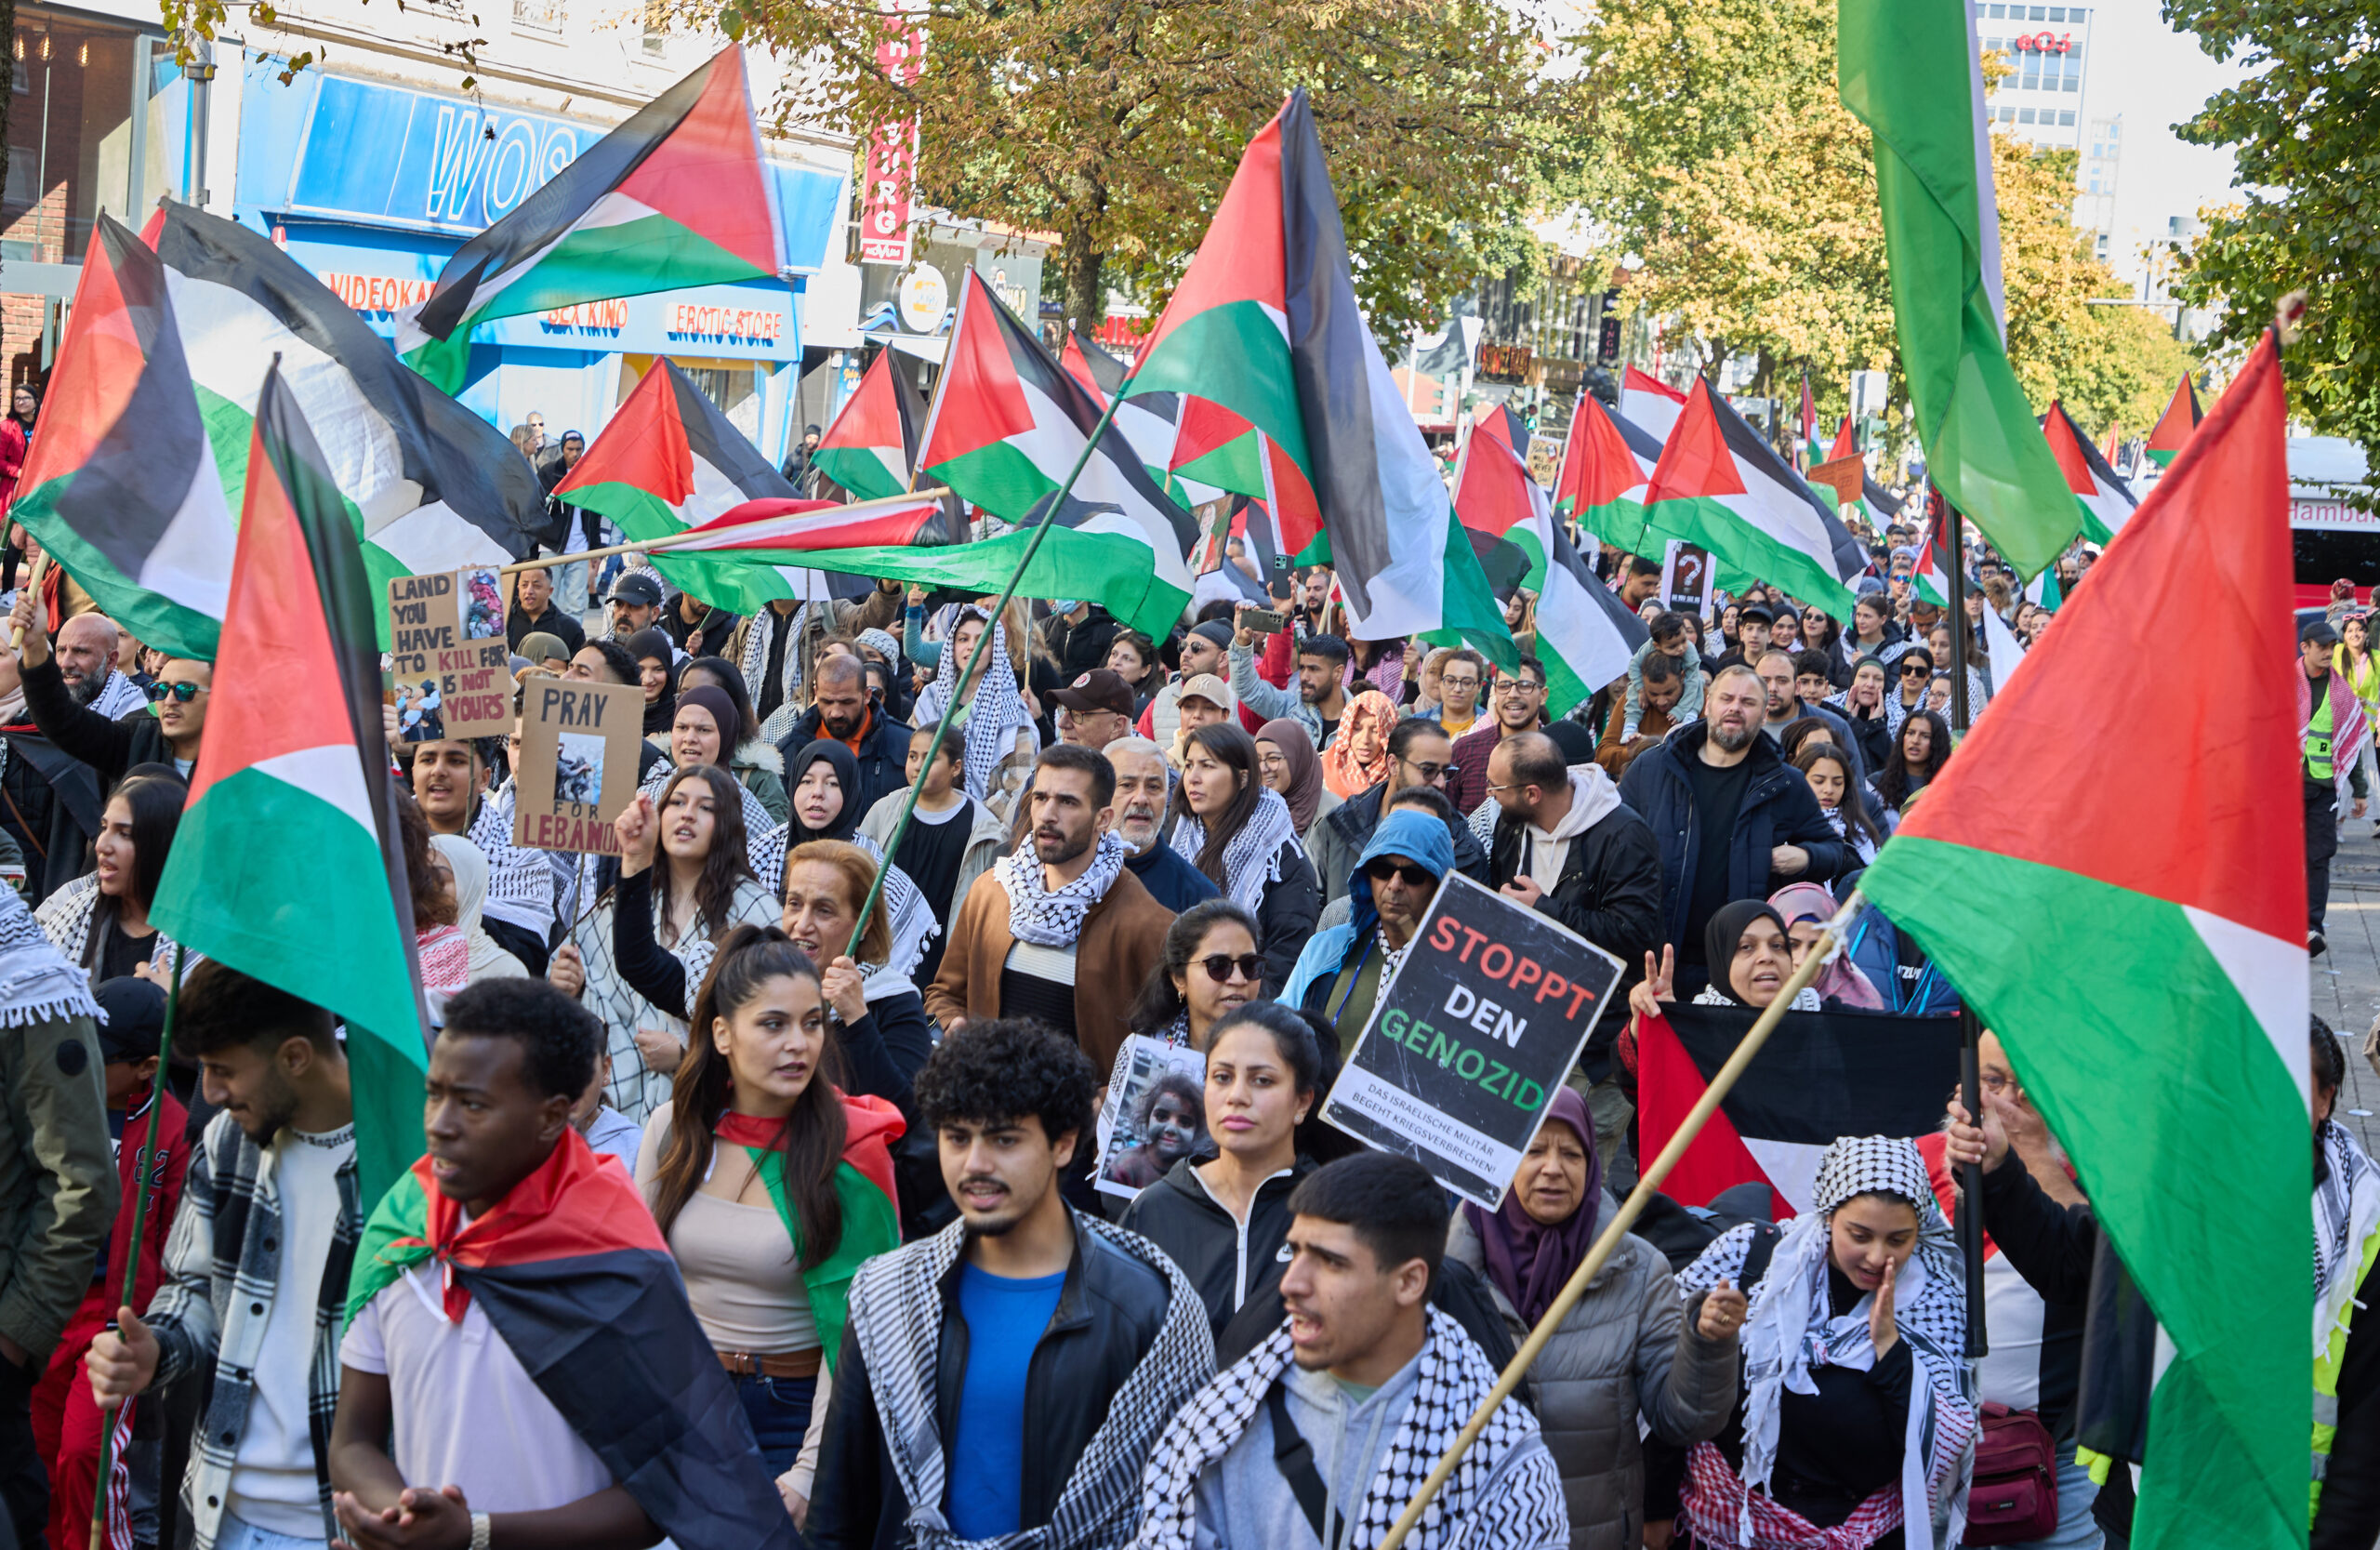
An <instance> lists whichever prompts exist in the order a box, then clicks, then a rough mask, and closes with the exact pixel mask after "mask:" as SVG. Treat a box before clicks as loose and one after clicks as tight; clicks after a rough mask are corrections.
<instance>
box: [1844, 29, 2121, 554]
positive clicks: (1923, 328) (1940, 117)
mask: <svg viewBox="0 0 2380 1550" xmlns="http://www.w3.org/2000/svg"><path fill="white" fill-rule="evenodd" d="M1838 13H1839V14H1838V17H1837V23H1836V35H1837V48H1836V78H1837V84H1838V87H1839V90H1840V92H1841V95H1842V98H1843V105H1844V106H1845V108H1847V109H1849V110H1850V112H1851V114H1852V116H1853V117H1855V118H1857V119H1858V120H1859V121H1860V122H1861V123H1862V124H1865V125H1866V126H1868V127H1869V128H1870V129H1871V131H1873V132H1874V135H1875V163H1876V194H1877V200H1878V203H1879V205H1880V206H1881V208H1882V213H1883V219H1884V258H1885V262H1886V266H1887V267H1888V268H1889V269H1890V271H1891V272H1892V290H1893V316H1894V320H1895V322H1896V323H1897V325H1898V328H1899V334H1900V358H1901V364H1902V366H1903V368H1904V369H1905V371H1906V373H1907V376H1908V378H1909V396H1910V402H1911V405H1912V406H1913V408H1914V411H1915V415H1916V421H1917V433H1918V439H1919V440H1920V441H1922V442H1923V443H1924V446H1925V457H1926V465H1927V471H1928V472H1929V473H1930V474H1931V475H1932V477H1933V480H1934V483H1935V484H1936V485H1937V486H1938V487H1939V488H1940V490H1941V491H1942V493H1943V495H1945V496H1947V497H1949V498H1950V503H1951V504H1952V505H1954V506H1956V507H1957V508H1958V509H1959V510H1962V511H1964V512H1965V513H1966V514H1967V515H1968V516H1969V517H1971V518H1973V519H1974V521H1975V524H1976V526H1977V528H1978V529H1980V530H1981V531H1982V533H1983V535H1984V536H1985V537H1988V538H1990V540H1991V545H1992V547H1993V548H1994V549H1996V550H1999V551H2000V552H2001V553H2002V554H2003V555H2004V556H2005V557H2006V558H2007V561H2008V563H2010V564H2012V565H2014V566H2016V569H2017V570H2018V571H2019V572H2021V573H2022V574H2024V575H2025V576H2032V575H2034V574H2035V573H2036V572H2038V571H2039V570H2040V569H2041V568H2042V567H2043V565H2046V564H2048V563H2050V562H2051V561H2053V560H2055V559H2056V558H2057V554H2058V551H2059V550H2062V549H2064V548H2065V547H2066V542H2067V540H2068V539H2069V538H2071V537H2073V536H2074V525H2075V523H2074V503H2073V501H2072V499H2071V498H2070V497H2069V496H2068V494H2067V490H2066V481H2065V480H2064V479H2063V478H2062V477H2060V476H2059V474H2058V470H2057V463H2056V459H2055V458H2053V457H2051V456H2050V452H2049V445H2048V444H2047V443H2045V442H2043V440H2042V434H2041V431H2040V428H2039V427H2038V426H2036V425H2035V424H2034V422H2033V409H2032V405H2031V404H2029V403H2028V402H2026V399H2025V391H2024V389H2023V388H2021V387H2019V386H2018V385H2017V382H2016V370H2015V368H2014V367H2012V366H2010V365H2009V364H2008V354H2007V351H2006V348H2005V346H2004V344H2003V338H2002V324H2001V311H2002V305H2001V290H2000V214H1999V204H1998V196H1997V195H1996V194H1995V193H1994V192H1993V189H1992V181H1991V132H1990V115H1989V113H1987V111H1986V109H1985V106H1984V100H1983V96H1984V87H1983V72H1982V66H1981V65H1980V63H1979V62H1978V61H1979V60H1980V59H1981V57H1982V56H1981V50H1980V47H1979V46H1978V45H1977V39H1976V32H1975V21H1974V16H1973V14H1971V8H1970V7H1968V6H1967V5H1966V4H1965V0H1839V5H1838Z"/></svg>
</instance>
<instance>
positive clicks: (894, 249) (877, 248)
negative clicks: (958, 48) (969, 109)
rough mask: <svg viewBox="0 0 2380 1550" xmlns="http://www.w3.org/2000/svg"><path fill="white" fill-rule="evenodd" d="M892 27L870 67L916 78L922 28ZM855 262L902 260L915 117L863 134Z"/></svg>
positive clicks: (913, 176) (914, 159)
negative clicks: (857, 243)
mask: <svg viewBox="0 0 2380 1550" xmlns="http://www.w3.org/2000/svg"><path fill="white" fill-rule="evenodd" d="M893 27H894V29H895V30H894V31H893V32H891V33H888V34H887V35H886V36H885V38H884V39H883V41H882V42H880V43H879V44H878V45H877V46H876V68H877V69H878V70H879V71H882V72H883V73H884V78H885V79H886V80H888V81H892V82H893V83H894V84H895V85H899V86H906V85H908V84H909V83H910V82H912V81H915V80H916V79H917V78H918V72H919V67H920V66H921V65H922V64H923V62H924V60H925V53H926V31H925V29H924V28H923V27H912V26H908V25H906V24H905V23H904V21H903V20H901V19H899V18H895V19H893ZM860 179H861V183H860V203H859V261H860V262H861V263H864V264H894V265H906V264H907V263H908V261H909V204H910V201H911V199H912V197H913V196H914V195H915V193H916V191H917V179H918V121H917V120H916V119H914V118H908V119H900V120H896V121H894V122H893V123H890V124H879V125H878V126H876V127H875V128H874V129H873V130H871V131H870V132H869V133H868V137H867V152H866V157H865V160H864V164H863V166H862V167H861V170H860Z"/></svg>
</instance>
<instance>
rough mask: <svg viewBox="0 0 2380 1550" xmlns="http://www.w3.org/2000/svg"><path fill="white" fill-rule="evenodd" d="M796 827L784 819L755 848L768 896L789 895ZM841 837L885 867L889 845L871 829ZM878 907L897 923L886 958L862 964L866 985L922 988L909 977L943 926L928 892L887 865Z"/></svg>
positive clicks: (881, 989)
mask: <svg viewBox="0 0 2380 1550" xmlns="http://www.w3.org/2000/svg"><path fill="white" fill-rule="evenodd" d="M792 832H793V826H792V824H791V823H790V822H787V823H782V824H779V825H777V827H776V828H773V829H771V830H769V832H768V833H767V834H765V835H763V836H761V839H760V843H759V844H758V845H756V846H754V847H753V852H752V870H753V871H754V872H755V873H757V874H759V876H760V881H761V882H762V883H763V884H764V885H766V887H767V888H768V890H769V896H770V897H771V898H773V899H775V900H777V901H778V902H780V903H782V902H783V901H784V899H785V857H786V849H787V840H788V838H789V837H790V836H791V834H792ZM842 843H844V844H847V845H857V846H858V847H859V848H860V849H861V850H864V851H866V853H867V854H869V855H870V856H871V857H873V858H874V860H875V862H876V865H877V866H878V867H879V868H884V847H883V846H882V845H879V844H878V843H877V842H876V841H873V840H871V839H869V838H868V837H867V836H866V835H865V834H854V835H853V836H852V837H851V838H850V839H848V840H845V841H842ZM878 907H879V908H881V909H882V910H883V911H884V919H885V923H886V924H887V925H889V926H890V927H891V928H892V931H893V948H892V951H891V952H890V953H888V954H887V955H886V957H885V960H884V961H883V962H881V963H863V964H861V965H860V969H861V971H862V974H863V975H864V979H863V983H862V985H861V990H862V992H863V993H864V994H865V995H866V997H867V999H868V1000H871V1001H880V1000H883V999H884V998H885V997H887V996H897V995H899V994H900V993H901V992H903V991H905V990H915V989H916V988H917V986H916V984H915V983H914V982H913V981H911V979H910V978H909V974H910V971H911V970H913V969H915V968H916V967H917V966H918V960H919V959H922V958H923V957H925V955H926V944H928V943H930V942H932V940H933V939H934V937H935V935H936V934H939V933H940V932H941V930H942V922H941V921H937V920H935V919H934V918H933V911H932V909H931V908H930V907H927V904H926V900H925V895H924V894H920V893H919V892H918V885H917V884H916V883H914V882H912V881H909V874H908V873H906V872H905V871H903V870H902V869H901V868H898V867H893V868H885V871H884V894H883V896H882V897H881V898H880V899H879V901H878Z"/></svg>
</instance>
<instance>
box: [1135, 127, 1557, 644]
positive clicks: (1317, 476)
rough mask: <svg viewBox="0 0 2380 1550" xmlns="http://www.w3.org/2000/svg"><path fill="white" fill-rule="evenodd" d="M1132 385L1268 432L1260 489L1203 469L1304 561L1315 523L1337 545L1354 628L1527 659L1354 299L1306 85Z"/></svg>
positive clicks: (1269, 134)
mask: <svg viewBox="0 0 2380 1550" xmlns="http://www.w3.org/2000/svg"><path fill="white" fill-rule="evenodd" d="M1124 391H1125V392H1126V393H1127V394H1129V395H1131V396H1133V397H1138V396H1140V395H1142V394H1144V393H1153V392H1179V393H1188V394H1192V395H1194V396H1196V397H1197V398H1200V399H1204V400H1207V401H1209V402H1210V403H1212V404H1217V405H1220V406H1221V407H1222V408H1223V409H1224V410H1226V411H1228V412H1229V413H1230V414H1231V415H1233V416H1236V417H1238V418H1239V419H1241V420H1244V421H1246V422H1247V423H1248V424H1249V425H1250V426H1251V427H1252V428H1253V429H1254V431H1256V432H1258V433H1259V440H1258V441H1257V443H1256V444H1255V449H1254V450H1255V452H1256V454H1257V456H1256V457H1253V458H1251V459H1250V461H1252V462H1255V463H1256V464H1258V465H1259V466H1258V467H1256V468H1255V469H1254V470H1248V471H1253V472H1254V473H1256V474H1258V475H1260V476H1261V485H1262V487H1258V488H1250V487H1248V486H1249V485H1250V484H1259V483H1260V480H1257V479H1250V478H1248V477H1246V474H1245V472H1242V471H1238V470H1232V469H1228V468H1225V467H1223V466H1220V465H1221V464H1222V463H1223V459H1219V458H1217V457H1213V456H1212V455H1211V454H1210V455H1208V456H1206V457H1203V458H1201V459H1200V460H1199V461H1198V462H1197V468H1198V469H1199V470H1200V471H1199V474H1198V477H1200V478H1202V479H1206V480H1209V481H1211V482H1213V483H1215V484H1219V485H1223V486H1224V487H1226V488H1230V489H1234V490H1236V491H1237V492H1238V493H1240V494H1242V495H1246V496H1250V497H1253V498H1256V499H1259V500H1262V501H1263V502H1264V503H1265V506H1266V508H1267V510H1269V512H1270V513H1271V515H1272V519H1273V521H1274V522H1275V523H1276V524H1277V528H1278V531H1279V532H1280V534H1281V552H1282V553H1284V554H1286V555H1288V556H1289V557H1290V558H1291V559H1292V560H1293V561H1295V562H1297V563H1306V562H1308V561H1312V560H1318V559H1320V558H1322V557H1323V554H1322V546H1321V545H1319V544H1316V543H1315V542H1314V541H1313V540H1314V538H1315V537H1316V535H1319V536H1320V537H1322V538H1324V539H1327V540H1328V554H1329V562H1330V563H1331V565H1332V566H1333V568H1334V570H1335V572H1336V574H1337V577H1338V582H1339V587H1340V590H1341V591H1342V594H1343V595H1344V597H1345V599H1346V603H1347V610H1348V613H1349V615H1350V616H1351V618H1350V628H1351V629H1352V630H1353V631H1354V632H1355V635H1356V636H1358V637H1359V638H1361V639H1364V640H1389V639H1392V638H1394V637H1396V636H1399V635H1420V636H1421V637H1423V638H1424V639H1426V640H1430V641H1433V642H1436V643H1446V644H1454V643H1468V644H1471V645H1473V646H1475V647H1477V648H1479V649H1480V650H1481V651H1482V652H1484V653H1485V654H1486V655H1488V656H1489V657H1490V658H1492V659H1493V660H1495V661H1496V662H1498V663H1499V664H1501V665H1502V666H1505V667H1511V666H1513V665H1514V664H1515V663H1517V662H1518V660H1519V656H1518V653H1517V652H1516V651H1515V649H1514V645H1513V640H1512V634H1511V632H1510V631H1509V630H1508V629H1505V627H1504V621H1503V611H1502V609H1501V607H1500V606H1499V604H1498V603H1497V602H1496V595H1495V593H1494V591H1493V590H1491V589H1490V588H1489V587H1488V580H1487V577H1486V576H1484V575H1482V574H1481V572H1480V569H1479V563H1478V560H1477V559H1476V557H1475V556H1474V553H1473V550H1472V548H1471V544H1470V541H1469V540H1468V539H1467V538H1466V537H1464V534H1463V529H1462V524H1461V522H1460V521H1458V520H1457V518H1456V516H1455V513H1454V509H1453V505H1452V503H1451V502H1450V501H1449V500H1448V497H1447V490H1446V484H1445V483H1444V481H1443V480H1442V479H1441V478H1440V476H1439V472H1438V467H1437V462H1436V459H1435V458H1434V457H1431V456H1430V449H1429V448H1428V447H1427V446H1426V445H1425V444H1423V443H1422V440H1421V431H1420V429H1419V428H1418V427H1416V426H1415V425H1414V423H1413V414H1412V411H1411V410H1410V409H1409V408H1408V407H1407V406H1406V404H1405V400H1404V396H1403V394H1402V393H1401V392H1400V391H1399V390H1398V388H1397V386H1396V383H1395V378H1393V377H1391V376H1390V374H1389V369H1388V363H1387V362H1386V361H1385V360H1384V359H1383V358H1382V355H1381V351H1380V347H1379V345H1378V344H1377V343H1376V342H1375V341H1374V340H1373V338H1372V336H1371V331H1370V330H1369V328H1367V327H1366V326H1365V325H1364V321H1363V317H1362V315H1361V313H1360V312H1359V311H1357V308H1356V305H1355V282H1354V278H1353V274H1352V272H1351V270H1350V268H1349V265H1348V258H1347V243H1346V233H1345V231H1344V229H1343V228H1342V225H1341V223H1340V219H1339V202H1338V197H1337V195H1336V194H1334V193H1333V192H1331V185H1330V170H1329V166H1328V164H1327V163H1326V161H1325V159H1324V156H1323V153H1322V141H1321V139H1320V137H1319V136H1318V135H1317V134H1316V129H1315V123H1314V112H1313V108H1312V106H1311V104H1310V103H1309V102H1308V100H1307V99H1306V94H1305V92H1304V91H1303V89H1302V88H1301V89H1300V90H1298V91H1295V92H1292V93H1291V94H1290V96H1289V101H1288V102H1287V103H1286V104H1285V105H1284V106H1283V107H1282V109H1281V111H1280V112H1279V113H1276V115H1274V117H1273V119H1272V121H1271V122H1270V123H1268V124H1266V125H1265V126H1264V127H1263V129H1261V130H1260V131H1258V133H1257V135H1256V138H1255V139H1252V140H1250V142H1249V145H1248V149H1247V151H1246V152H1245V153H1243V154H1242V156H1241V157H1240V163H1239V167H1238V170H1237V171H1236V172H1235V173H1234V174H1233V175H1232V180H1231V185H1230V187H1229V188H1228V189H1226V190H1225V191H1224V193H1223V203H1222V204H1221V205H1219V206H1218V207H1217V209H1216V211H1215V218H1214V220H1213V221H1212V222H1211V223H1210V225H1209V226H1208V228H1207V235H1206V238H1205V240H1204V241H1202V242H1201V243H1200V244H1199V247H1198V254H1197V258H1193V259H1192V260H1191V263H1190V268H1189V270H1188V272H1185V273H1184V274H1183V277H1182V283H1181V285H1178V286H1176V287H1175V289H1174V292H1173V298H1172V299H1171V300H1170V302H1168V303H1167V305H1166V309H1165V313H1164V315H1163V316H1162V317H1160V318H1159V319H1158V320H1157V326H1156V327H1155V328H1154V329H1153V330H1151V331H1150V334H1149V338H1148V342H1147V343H1146V344H1145V345H1144V347H1143V350H1142V353H1141V358H1140V365H1139V367H1138V369H1137V371H1136V372H1135V374H1134V376H1133V377H1132V379H1131V382H1130V383H1129V384H1127V385H1126V387H1125V389H1124ZM1186 429H1187V428H1186V426H1185V430H1186ZM1220 444H1222V445H1229V444H1230V442H1229V441H1227V440H1226V441H1223V442H1222V443H1220ZM1176 466H1177V467H1186V466H1188V465H1183V464H1177V465H1176Z"/></svg>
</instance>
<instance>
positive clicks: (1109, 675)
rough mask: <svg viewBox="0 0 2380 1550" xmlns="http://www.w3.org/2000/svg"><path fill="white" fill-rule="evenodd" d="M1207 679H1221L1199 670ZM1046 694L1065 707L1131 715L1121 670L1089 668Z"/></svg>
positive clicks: (1128, 716)
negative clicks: (1072, 680)
mask: <svg viewBox="0 0 2380 1550" xmlns="http://www.w3.org/2000/svg"><path fill="white" fill-rule="evenodd" d="M1198 676H1199V677H1200V678H1203V679H1205V680H1207V681H1208V682H1218V683H1219V682H1222V680H1220V679H1218V678H1216V677H1215V675H1214V674H1212V673H1200V674H1199V675H1198ZM1050 697H1051V699H1053V700H1056V701H1057V702H1058V703H1059V704H1060V705H1063V706H1064V707H1065V708H1066V709H1069V710H1074V711H1091V710H1113V711H1115V712H1116V714H1117V715H1119V716H1121V717H1123V718H1124V719H1125V720H1126V721H1130V720H1131V718H1132V691H1131V685H1129V684H1127V683H1126V682H1124V677H1123V675H1122V674H1121V673H1117V672H1111V671H1110V670H1108V669H1105V668H1093V669H1091V671H1089V672H1087V673H1084V674H1083V675H1082V676H1081V677H1079V678H1078V679H1076V680H1075V681H1074V682H1072V683H1069V684H1067V685H1066V686H1065V687H1064V688H1063V689H1057V690H1053V691H1051V695H1050Z"/></svg>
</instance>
